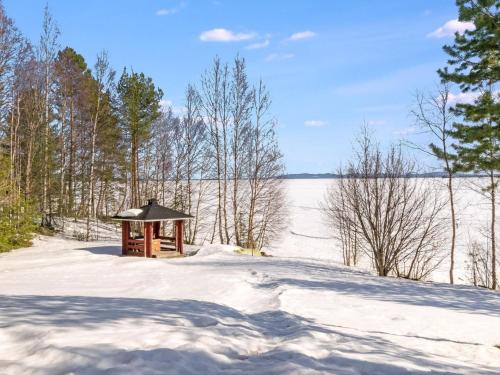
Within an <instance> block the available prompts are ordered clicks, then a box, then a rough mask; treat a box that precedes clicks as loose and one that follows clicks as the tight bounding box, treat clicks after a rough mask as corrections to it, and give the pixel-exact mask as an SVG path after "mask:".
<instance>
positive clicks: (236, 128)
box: [229, 57, 253, 246]
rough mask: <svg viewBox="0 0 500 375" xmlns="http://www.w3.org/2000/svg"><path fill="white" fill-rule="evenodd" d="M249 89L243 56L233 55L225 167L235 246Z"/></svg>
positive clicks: (239, 229) (248, 126)
mask: <svg viewBox="0 0 500 375" xmlns="http://www.w3.org/2000/svg"><path fill="white" fill-rule="evenodd" d="M252 101H253V91H252V89H251V88H250V86H249V84H248V80H247V75H246V67H245V60H244V59H241V58H239V57H236V59H235V60H234V67H233V75H232V82H231V116H232V129H231V130H232V134H231V139H230V148H231V150H230V154H231V165H230V167H229V169H230V174H231V177H232V195H231V201H232V214H233V215H232V216H233V217H232V220H233V225H234V239H235V243H236V244H237V245H238V246H242V245H243V242H242V239H241V236H242V235H241V232H242V231H244V229H243V228H242V226H243V225H244V223H243V222H242V220H241V211H242V207H241V206H242V204H243V203H244V199H243V196H242V195H243V194H244V191H245V189H244V188H243V189H241V188H240V184H242V183H243V179H244V177H245V173H246V169H245V166H246V163H245V160H244V159H245V157H246V154H245V152H244V150H245V149H248V143H249V141H250V134H251V114H252Z"/></svg>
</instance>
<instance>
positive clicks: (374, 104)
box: [4, 0, 464, 173]
mask: <svg viewBox="0 0 500 375" xmlns="http://www.w3.org/2000/svg"><path fill="white" fill-rule="evenodd" d="M45 3H46V1H45V0H40V1H39V0H4V6H5V8H6V11H7V13H8V15H9V16H10V17H12V18H14V20H15V22H16V24H17V26H18V27H19V28H20V29H21V31H22V32H23V33H24V34H25V35H26V36H28V37H29V38H30V39H31V40H32V41H37V40H38V37H39V34H40V29H41V23H42V13H43V7H44V5H45ZM48 4H49V8H50V10H51V12H52V14H53V16H54V18H55V19H56V21H57V23H58V25H59V28H60V30H61V37H60V44H61V46H63V47H64V46H66V45H68V46H71V47H73V48H75V49H76V50H77V51H78V52H79V53H81V54H82V55H83V56H84V57H85V58H86V60H87V61H88V62H89V63H90V64H93V62H94V61H95V56H96V54H97V53H98V52H99V51H100V50H102V49H106V50H107V51H108V53H109V56H110V60H111V63H112V65H113V67H114V68H115V69H116V70H117V71H118V73H121V70H122V68H123V67H124V66H127V67H133V68H134V70H135V71H143V72H144V73H145V74H147V75H149V76H151V77H153V79H154V81H155V82H156V84H157V85H159V86H160V87H161V88H162V89H163V91H164V93H165V99H166V100H168V101H171V103H172V104H173V105H174V106H176V107H181V106H182V104H183V94H184V89H185V86H186V84H187V83H189V82H192V83H197V82H198V81H199V77H200V75H201V74H202V73H203V71H204V70H205V69H206V68H207V67H209V66H210V64H211V61H212V59H213V57H214V56H215V55H219V56H220V57H221V58H222V59H224V60H227V61H230V60H231V59H232V58H234V56H235V55H236V54H238V53H239V54H240V55H241V56H243V57H245V58H246V60H247V63H248V73H249V77H250V79H252V80H254V81H255V80H258V79H259V78H260V77H262V78H263V79H264V80H265V82H266V83H267V85H268V88H269V89H270V91H271V96H272V99H273V108H272V111H273V114H274V116H275V117H276V118H277V119H278V121H279V123H280V126H279V130H278V134H279V141H280V145H281V148H282V150H283V152H284V155H285V161H286V166H287V171H288V172H289V173H299V172H313V173H317V172H331V171H334V170H335V168H336V167H337V166H338V165H339V164H340V163H341V162H342V161H345V160H346V159H347V158H348V156H349V154H350V152H351V145H352V140H353V138H354V137H355V135H356V134H357V132H358V131H359V128H360V126H361V124H362V123H363V122H366V123H368V124H369V126H370V127H372V128H373V129H374V131H375V132H376V134H377V136H378V138H380V140H381V141H382V142H384V143H389V142H393V141H394V142H397V141H398V140H399V139H400V138H401V137H402V136H406V135H408V134H411V133H412V132H414V130H415V129H414V124H413V121H412V119H411V117H410V116H409V115H408V113H409V110H410V108H411V105H412V103H413V95H414V92H415V90H416V89H420V90H429V89H432V88H434V87H435V85H436V84H437V82H438V78H437V75H436V74H435V71H436V70H437V69H438V68H439V67H442V66H444V64H445V62H446V56H445V54H444V52H443V51H442V48H441V47H442V45H443V44H445V43H450V42H451V41H452V37H451V36H450V35H451V34H452V32H453V31H454V30H460V28H461V27H464V26H463V25H461V24H460V23H457V22H453V21H452V20H454V19H456V18H457V10H456V6H455V4H454V1H452V0H419V1H416V0H415V1H403V0H397V1H396V0H393V1H390V0H379V1H369V0H366V1H361V0H359V1H354V0H353V1H334V0H330V1H328V0H324V1H319V0H318V1H312V0H311V1H307V0H296V1H290V0H288V1H284V0H283V1H278V0H275V1H264V0H261V1H256V0H253V1H250V0H247V1H235V0H233V1H230V0H206V1H201V0H198V1H195V0H186V1H174V0H172V1H169V0H155V1H139V0H136V1H124V0H122V1H103V0H100V1H97V0H85V1H83V0H82V1H76V0H73V1H66V0H50V1H48ZM450 21H451V22H450Z"/></svg>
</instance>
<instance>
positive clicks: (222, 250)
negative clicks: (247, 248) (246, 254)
mask: <svg viewBox="0 0 500 375" xmlns="http://www.w3.org/2000/svg"><path fill="white" fill-rule="evenodd" d="M238 249H239V247H238V246H234V245H219V244H211V245H206V246H203V247H202V248H201V249H200V250H198V252H197V253H196V256H208V255H214V254H234V252H235V250H238Z"/></svg>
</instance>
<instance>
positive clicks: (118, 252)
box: [75, 245, 122, 256]
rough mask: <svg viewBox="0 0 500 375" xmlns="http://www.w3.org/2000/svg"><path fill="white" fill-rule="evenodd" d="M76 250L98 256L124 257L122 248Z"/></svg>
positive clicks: (93, 247) (81, 248)
mask: <svg viewBox="0 0 500 375" xmlns="http://www.w3.org/2000/svg"><path fill="white" fill-rule="evenodd" d="M75 250H83V251H88V252H89V253H92V254H98V255H116V256H121V255H122V248H121V246H113V245H109V246H89V247H80V248H78V249H75Z"/></svg>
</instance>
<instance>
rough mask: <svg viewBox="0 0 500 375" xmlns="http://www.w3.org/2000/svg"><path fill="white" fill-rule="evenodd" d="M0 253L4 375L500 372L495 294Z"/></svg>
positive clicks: (229, 263) (273, 266) (218, 253)
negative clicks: (496, 346)
mask: <svg viewBox="0 0 500 375" xmlns="http://www.w3.org/2000/svg"><path fill="white" fill-rule="evenodd" d="M119 254H120V247H119V243H118V242H117V241H116V242H103V241H101V242H93V243H85V242H78V241H73V240H68V239H64V238H60V237H41V238H39V239H37V240H36V241H35V245H34V246H33V247H32V248H27V249H20V250H16V251H13V252H11V253H7V254H2V255H0V294H1V296H0V373H1V374H51V375H52V374H92V375H94V374H220V373H223V374H248V373H254V374H318V373H333V374H407V373H416V374H420V373H421V374H423V373H425V374H427V373H435V374H457V373H458V374H498V373H499V372H500V349H498V348H495V345H497V344H500V293H495V292H492V291H488V290H483V289H477V288H473V287H469V286H463V285H461V286H449V285H446V284H433V283H418V282H411V281H405V280H395V279H390V278H378V277H375V276H372V275H370V274H368V273H366V272H361V271H356V270H352V269H348V268H345V267H343V266H340V265H338V264H336V263H334V262H333V261H331V260H325V259H314V260H313V259H309V260H308V259H304V258H286V257H251V256H246V255H236V254H234V253H232V251H231V249H228V248H227V247H219V246H217V247H215V248H208V249H202V250H201V251H200V253H199V254H197V255H195V256H192V257H187V258H183V259H144V258H134V257H121V256H119Z"/></svg>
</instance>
